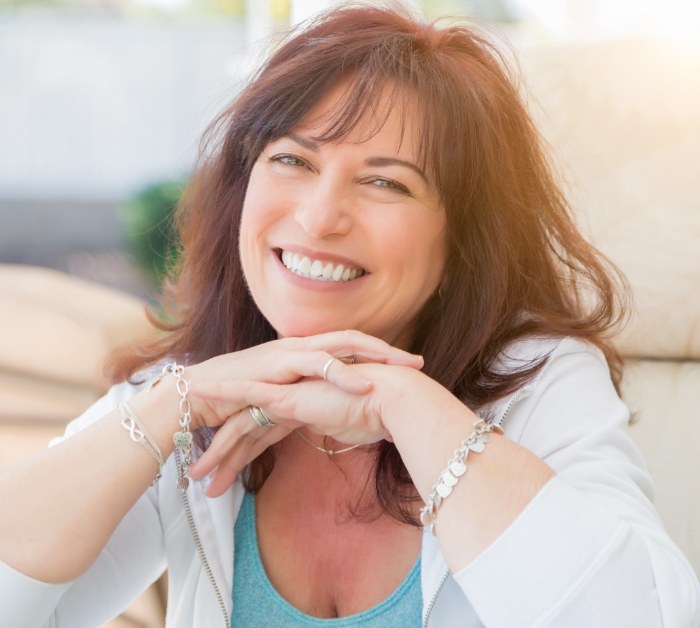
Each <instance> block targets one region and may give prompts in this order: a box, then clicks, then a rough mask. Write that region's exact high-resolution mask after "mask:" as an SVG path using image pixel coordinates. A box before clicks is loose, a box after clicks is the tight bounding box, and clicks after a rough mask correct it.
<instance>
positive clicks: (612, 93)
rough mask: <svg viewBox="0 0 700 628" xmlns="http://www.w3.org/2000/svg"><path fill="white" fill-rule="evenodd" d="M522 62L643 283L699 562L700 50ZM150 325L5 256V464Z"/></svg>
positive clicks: (96, 293) (639, 347)
mask: <svg viewBox="0 0 700 628" xmlns="http://www.w3.org/2000/svg"><path fill="white" fill-rule="evenodd" d="M523 69H524V72H525V76H526V82H527V85H528V86H529V89H530V93H529V96H530V98H531V100H532V103H533V105H532V107H533V111H534V112H535V114H536V117H537V118H538V120H539V122H540V124H541V126H542V128H543V129H544V132H545V134H546V136H547V138H548V139H549V141H550V142H551V144H552V145H553V147H554V150H555V152H556V155H557V159H558V162H559V165H560V166H562V167H563V169H564V171H565V173H566V177H567V180H568V185H569V189H570V196H571V199H572V202H573V205H574V207H575V208H576V210H577V212H578V215H579V217H580V219H581V222H582V226H583V228H584V229H585V230H586V231H587V232H588V233H589V234H590V236H591V237H592V239H593V240H594V241H595V242H596V243H597V244H598V245H599V246H600V248H601V249H603V251H605V252H606V253H607V254H608V255H609V256H610V257H611V258H612V259H613V260H615V261H616V262H617V263H618V264H619V265H620V266H621V267H622V269H623V270H624V271H625V272H626V274H627V276H628V277H629V279H630V282H631V284H632V286H633V288H634V295H635V300H636V310H635V316H634V317H633V319H632V321H631V325H630V326H629V328H628V330H627V331H626V332H625V334H624V336H623V337H622V338H621V339H620V347H621V349H622V350H623V352H624V354H625V356H626V357H627V372H626V378H625V383H624V397H625V399H626V401H627V402H628V404H629V405H630V407H631V408H632V409H633V410H634V412H635V413H636V417H637V420H636V423H635V424H634V425H633V426H632V428H631V433H632V435H633V437H634V438H635V440H636V441H637V442H638V444H639V446H640V447H641V449H642V451H643V452H644V454H645V456H646V459H647V461H648V465H649V468H650V470H651V473H652V476H653V478H654V480H655V483H656V487H657V506H658V509H659V512H660V514H661V517H662V519H663V521H664V523H665V525H666V527H667V528H668V530H669V532H670V534H671V536H672V537H673V538H674V539H675V540H676V542H677V543H678V544H679V545H680V546H681V547H682V548H683V550H684V551H685V552H686V553H687V555H688V556H689V558H690V560H691V561H692V563H693V565H694V567H695V569H696V572H700V499H698V497H699V496H700V464H698V458H699V457H700V201H699V200H696V199H698V198H700V171H698V167H697V162H698V158H699V157H700V113H699V112H700V94H698V93H697V90H698V88H697V87H695V91H693V89H692V87H691V86H693V85H697V80H696V78H695V77H697V76H700V64H699V63H698V62H697V59H694V58H692V57H690V56H688V55H687V54H686V53H679V52H678V51H674V50H673V49H669V48H666V47H658V46H656V45H652V44H649V43H642V42H636V43H635V42H628V43H615V44H603V45H596V46H582V47H569V48H548V49H542V50H533V51H529V52H528V53H527V54H526V56H525V59H524V62H523ZM693 81H694V82H693ZM144 329H145V321H144V318H143V306H142V304H141V303H140V302H138V301H137V300H136V299H133V298H131V297H128V296H126V295H123V294H119V293H116V292H115V291H112V290H109V289H106V288H102V287H99V286H95V285H92V284H88V283H87V282H83V281H80V280H77V279H74V278H69V277H67V276H65V275H63V274H60V273H56V272H54V271H47V270H43V269H32V268H27V267H0V346H1V347H2V349H1V350H0V430H2V438H0V466H1V465H3V464H7V463H9V462H11V461H12V460H14V459H16V458H18V457H21V456H24V455H26V454H27V453H29V452H30V451H33V450H36V449H37V448H41V447H44V446H45V444H46V442H47V441H48V439H49V438H50V437H51V436H53V435H55V434H57V433H59V432H60V431H61V429H62V426H63V423H64V422H65V421H66V420H67V419H68V418H70V417H72V416H74V415H76V414H78V413H79V412H80V411H81V410H82V409H83V407H84V406H86V405H87V404H88V403H89V402H90V401H91V400H92V399H94V398H96V397H97V396H98V395H99V394H100V393H101V392H102V391H103V390H104V387H105V382H104V381H103V380H102V379H101V376H100V371H99V368H98V366H97V365H98V364H99V362H100V360H101V359H102V357H103V355H104V354H105V353H106V352H107V351H108V350H109V349H110V348H111V347H113V346H115V345H117V344H120V343H121V342H123V341H124V340H127V339H129V338H132V337H134V336H138V335H140V334H141V333H143V331H144ZM161 599H162V598H159V596H158V594H157V592H156V591H154V590H151V591H149V592H148V593H147V594H146V595H145V596H144V597H143V598H142V599H141V600H139V601H138V602H137V603H136V605H135V606H134V607H133V608H132V609H130V610H129V611H128V612H127V613H126V614H125V615H124V616H122V617H121V618H120V619H119V620H117V621H116V622H114V623H112V624H111V626H112V627H113V628H116V627H117V626H121V627H124V628H126V627H127V626H137V625H139V626H148V627H152V628H155V627H156V626H159V625H162V619H161V610H160V606H159V605H160V600H161ZM139 622H140V623H139Z"/></svg>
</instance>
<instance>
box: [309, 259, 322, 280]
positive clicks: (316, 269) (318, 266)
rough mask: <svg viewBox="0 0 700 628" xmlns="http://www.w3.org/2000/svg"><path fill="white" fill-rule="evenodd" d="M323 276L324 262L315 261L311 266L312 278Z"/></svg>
mask: <svg viewBox="0 0 700 628" xmlns="http://www.w3.org/2000/svg"><path fill="white" fill-rule="evenodd" d="M321 275H323V262H319V261H318V260H315V261H314V263H313V264H311V276H312V277H320V276H321Z"/></svg>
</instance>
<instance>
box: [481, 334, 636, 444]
mask: <svg viewBox="0 0 700 628" xmlns="http://www.w3.org/2000/svg"><path fill="white" fill-rule="evenodd" d="M540 360H545V362H544V364H543V366H542V368H541V369H540V370H539V371H538V372H537V373H536V374H535V375H534V376H533V377H532V379H531V380H530V381H529V382H527V383H526V384H525V385H524V386H523V387H522V388H521V389H520V390H518V391H516V392H515V393H514V394H512V395H509V396H508V397H506V398H505V399H501V400H499V401H498V402H497V403H496V404H492V406H491V407H490V414H491V416H493V417H494V420H496V421H501V422H502V423H503V425H502V427H503V428H504V429H505V430H506V433H507V434H508V436H509V437H510V438H512V439H514V440H516V441H530V440H533V441H538V440H540V441H542V440H546V441H550V440H553V441H557V440H558V439H557V438H556V437H555V438H554V439H552V437H553V435H554V434H561V435H564V434H571V433H576V434H579V435H582V434H583V433H584V432H586V431H595V430H599V429H610V428H615V429H619V428H620V427H624V426H625V425H626V424H627V422H628V419H629V412H628V411H627V408H626V407H625V405H624V404H623V403H622V401H621V400H620V398H619V396H618V394H617V391H616V390H615V387H614V385H613V383H612V379H611V377H610V370H609V368H608V364H607V361H606V359H605V356H604V355H603V353H602V352H601V351H600V349H598V347H596V346H595V345H593V344H591V343H590V342H586V341H583V340H580V339H577V338H570V337H567V338H529V339H527V340H521V341H518V342H516V343H513V344H512V345H510V346H509V347H507V348H506V350H504V351H503V354H502V356H501V357H500V358H499V364H498V368H502V369H503V370H504V372H505V371H507V370H513V369H520V368H523V367H525V366H527V365H528V364H532V363H533V362H537V361H540Z"/></svg>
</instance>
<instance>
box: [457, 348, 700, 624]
mask: <svg viewBox="0 0 700 628" xmlns="http://www.w3.org/2000/svg"><path fill="white" fill-rule="evenodd" d="M628 420H629V413H628V411H627V408H626V407H625V406H624V404H623V403H622V402H621V401H620V399H619V398H618V396H617V394H616V392H615V390H614V388H613V386H612V383H611V380H610V375H609V371H608V368H607V364H606V363H605V360H604V358H603V356H602V354H600V352H598V351H597V350H596V349H595V348H593V347H590V346H588V345H586V344H584V343H582V342H579V341H575V340H571V339H567V340H563V341H561V342H560V343H558V345H557V346H556V348H555V349H554V350H553V351H552V353H551V354H550V357H549V360H548V363H547V365H546V366H545V367H544V368H543V370H542V371H541V372H540V373H539V374H538V376H537V378H536V380H535V381H534V382H533V383H532V385H531V392H530V395H529V396H527V397H526V398H524V399H523V400H522V401H519V402H518V403H517V404H515V405H514V406H513V409H512V411H511V412H510V413H509V415H508V417H507V418H506V422H505V423H504V425H503V427H504V428H505V430H506V435H507V436H508V437H509V438H511V439H513V440H515V441H517V442H519V443H520V444H521V445H523V446H524V447H526V448H528V449H530V450H531V451H532V452H534V453H535V454H536V455H538V456H540V457H541V458H542V459H543V460H544V461H545V462H547V464H549V465H550V466H551V467H552V468H553V469H554V471H555V472H556V475H555V477H554V478H553V479H552V480H550V481H549V483H548V484H546V485H545V486H544V487H543V488H542V490H541V491H540V492H539V493H538V495H537V496H536V497H535V498H534V499H533V500H532V502H531V503H530V504H529V505H528V506H527V508H526V509H525V510H524V511H523V512H522V513H521V515H520V516H519V517H518V519H517V520H516V521H515V522H514V523H513V524H512V525H511V526H510V527H509V528H508V529H507V530H506V531H505V532H504V533H503V534H502V535H501V536H500V537H499V538H498V539H497V540H496V541H495V542H494V543H493V544H492V545H491V546H490V547H488V548H487V549H486V550H485V551H484V552H482V554H481V555H480V556H478V557H477V558H476V559H475V560H474V561H473V562H472V563H471V564H470V565H468V566H467V567H465V568H464V569H462V570H461V571H460V572H458V573H457V574H455V580H456V581H457V583H458V584H459V585H460V587H461V588H462V590H463V591H464V593H465V595H466V596H467V597H468V598H469V600H470V602H471V604H472V605H473V607H474V609H475V610H476V612H477V614H478V615H479V617H480V618H481V621H482V622H483V623H484V624H485V625H486V626H489V627H490V628H491V627H493V628H496V627H501V626H502V627H504V628H505V627H509V628H510V627H512V626H516V625H517V626H528V627H530V626H533V627H534V626H542V627H545V626H547V627H555V626H556V627H557V628H559V627H561V626H566V627H567V628H568V627H581V628H584V627H585V628H588V627H590V626H597V627H599V628H600V627H603V628H606V627H609V628H613V627H614V628H618V627H620V626H645V627H649V628H652V627H662V626H663V627H667V628H686V627H687V628H691V627H697V626H700V608H699V605H700V589H699V587H698V580H697V577H696V576H695V574H694V572H693V570H692V568H691V566H690V565H689V564H688V562H687V560H686V559H685V558H684V556H683V555H682V554H681V552H680V551H679V549H678V548H677V547H676V546H675V545H674V544H673V542H672V541H671V540H670V539H669V537H668V536H667V534H666V532H665V531H664V529H663V526H662V524H661V522H660V520H659V518H658V515H657V514H656V512H655V510H654V508H653V506H652V504H651V498H652V492H653V489H652V485H651V480H650V478H649V475H648V473H647V471H646V469H645V466H644V462H643V460H642V459H641V456H640V454H639V452H638V450H637V449H636V447H635V445H634V444H633V443H632V441H631V439H630V437H629V435H628V434H627V423H628Z"/></svg>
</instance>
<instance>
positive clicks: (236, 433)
mask: <svg viewBox="0 0 700 628" xmlns="http://www.w3.org/2000/svg"><path fill="white" fill-rule="evenodd" d="M244 412H247V410H242V411H239V412H237V413H236V414H234V415H233V416H231V417H229V419H228V420H227V421H226V422H225V423H224V424H223V425H222V426H221V427H220V428H219V429H218V430H217V432H216V434H215V435H214V438H213V439H212V442H211V443H210V444H209V447H207V450H206V451H205V452H204V454H202V456H201V457H200V458H199V460H197V462H195V463H194V464H193V465H192V466H191V467H190V475H191V476H192V477H193V478H194V479H199V478H203V477H204V476H205V475H208V474H209V473H211V472H212V471H213V470H214V469H215V468H216V466H217V465H218V464H219V463H220V462H221V460H222V459H223V458H224V457H225V456H226V455H227V454H228V453H230V451H231V450H232V449H233V447H234V446H235V445H236V443H237V442H238V441H239V440H240V439H241V438H242V436H243V434H244V430H243V429H242V419H243V418H245V417H243V416H242V415H243V413H244ZM250 422H251V423H252V419H251V421H250Z"/></svg>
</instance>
